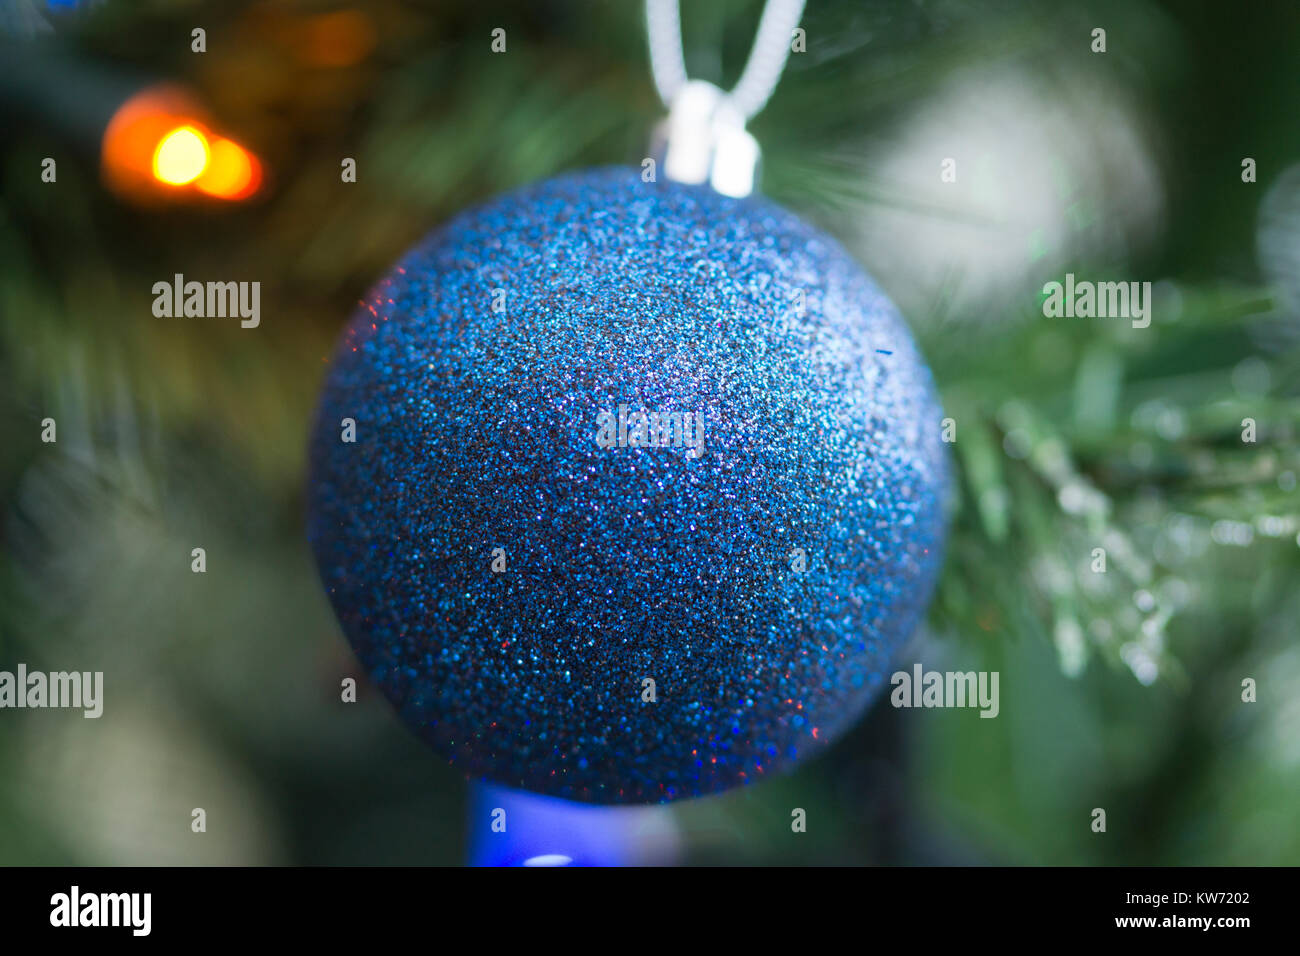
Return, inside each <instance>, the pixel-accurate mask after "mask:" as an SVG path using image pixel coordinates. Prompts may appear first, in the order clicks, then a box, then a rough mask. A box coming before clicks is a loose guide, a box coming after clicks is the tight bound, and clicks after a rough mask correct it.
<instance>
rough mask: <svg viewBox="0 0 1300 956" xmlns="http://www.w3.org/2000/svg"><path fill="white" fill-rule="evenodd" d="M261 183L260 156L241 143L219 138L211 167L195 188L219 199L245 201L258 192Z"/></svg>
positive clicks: (205, 171)
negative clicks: (258, 157) (246, 197)
mask: <svg viewBox="0 0 1300 956" xmlns="http://www.w3.org/2000/svg"><path fill="white" fill-rule="evenodd" d="M261 181H262V168H261V164H260V163H258V161H257V157H256V156H254V155H253V154H252V153H250V152H249V151H248V150H246V149H244V147H242V146H240V145H239V144H238V143H236V142H233V141H231V140H228V139H224V138H221V137H218V138H216V139H214V140H213V141H212V149H211V154H210V159H209V162H208V167H207V169H206V170H204V172H203V175H201V176H200V177H199V178H198V179H197V180H196V181H195V183H194V186H195V188H197V189H198V190H199V192H202V193H206V194H207V195H209V196H213V197H215V198H217V199H243V198H244V197H245V196H251V195H252V194H253V193H255V192H257V187H258V185H259V184H260V183H261Z"/></svg>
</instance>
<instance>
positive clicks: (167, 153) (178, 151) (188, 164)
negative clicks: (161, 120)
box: [153, 126, 210, 186]
mask: <svg viewBox="0 0 1300 956" xmlns="http://www.w3.org/2000/svg"><path fill="white" fill-rule="evenodd" d="M209 155H210V154H209V151H208V140H207V137H205V136H204V135H203V134H202V133H200V132H199V131H198V130H197V129H195V128H194V127H193V126H181V127H178V128H176V129H174V130H172V131H171V132H169V133H167V135H165V136H164V137H163V138H162V140H161V141H160V142H159V143H158V148H157V149H156V150H154V154H153V174H154V178H156V179H157V180H159V181H160V182H164V183H167V184H168V185H169V186H184V185H185V184H186V183H192V182H194V180H196V179H198V178H199V177H200V176H201V175H203V171H204V170H205V169H207V167H208V157H209Z"/></svg>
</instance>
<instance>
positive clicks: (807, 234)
mask: <svg viewBox="0 0 1300 956" xmlns="http://www.w3.org/2000/svg"><path fill="white" fill-rule="evenodd" d="M620 405H625V406H627V414H628V415H632V414H633V413H635V412H640V411H644V412H660V413H672V412H691V413H692V414H698V412H700V411H703V413H704V434H703V439H704V440H703V446H702V453H701V454H700V455H699V457H698V458H692V457H690V455H689V454H688V452H689V451H690V449H689V448H687V447H601V446H600V445H599V444H598V443H597V440H596V439H597V434H598V431H599V430H600V425H599V422H600V418H599V416H600V415H601V413H602V412H608V413H610V415H611V416H615V417H616V416H618V414H619V406H620ZM345 418H351V419H354V420H355V422H356V440H355V442H352V443H349V442H345V441H343V440H341V435H342V420H343V419H345ZM940 420H941V414H940V412H939V409H938V407H937V404H936V402H935V399H934V394H933V387H932V384H931V381H930V375H929V372H928V370H927V369H926V367H925V365H924V364H923V362H922V360H921V359H920V357H919V356H918V354H917V351H916V348H915V346H914V344H913V342H912V340H911V337H910V335H909V334H908V332H907V330H906V328H905V326H904V324H903V322H902V321H901V320H900V318H899V317H898V315H897V313H896V311H895V309H894V307H893V306H892V305H891V304H890V302H889V301H888V300H887V299H886V298H885V297H884V295H883V294H882V293H881V292H880V290H879V289H878V288H877V287H876V285H875V284H874V283H873V282H872V280H871V279H870V278H869V277H868V276H867V275H865V274H864V273H863V272H862V271H861V270H860V269H859V268H858V267H857V265H855V264H854V262H853V261H852V260H851V259H850V258H849V257H848V256H847V255H846V254H845V253H844V251H843V250H842V249H841V248H840V247H839V246H838V245H837V244H836V243H835V242H834V241H833V240H832V239H830V238H829V237H827V236H826V235H824V234H822V233H820V232H818V231H816V230H814V229H812V228H811V227H809V226H807V225H805V224H804V223H802V222H801V221H799V220H798V219H797V218H796V217H794V216H792V215H791V214H790V213H788V212H785V211H784V210H782V209H781V208H779V207H777V206H775V205H773V204H771V203H769V202H767V201H764V200H762V199H757V198H750V199H745V200H733V199H728V198H725V197H723V196H720V195H717V194H715V193H713V192H710V191H708V190H707V189H705V188H703V187H690V186H682V185H678V184H672V183H658V184H656V183H643V182H642V181H641V178H640V176H639V175H638V174H637V172H636V171H634V170H626V169H601V170H593V171H587V172H582V173H577V174H573V175H567V176H562V177H559V178H557V179H554V180H550V181H548V182H545V183H542V184H540V185H537V186H533V187H530V188H527V189H524V190H522V191H519V192H516V193H513V194H511V195H508V196H505V197H504V198H501V199H498V200H496V201H494V202H491V203H489V204H487V205H485V206H481V207H479V208H477V209H474V210H471V211H469V212H467V213H465V214H463V215H461V216H460V217H459V218H457V219H456V220H455V221H453V222H452V223H451V224H450V225H448V226H446V227H445V228H443V229H441V230H439V231H438V232H436V233H434V234H433V235H432V236H431V237H430V238H429V239H427V240H426V241H425V242H423V243H422V244H421V245H420V246H418V247H417V248H416V249H415V250H414V251H412V252H411V253H409V254H408V255H407V256H406V258H405V259H403V260H402V262H401V263H400V264H399V265H398V267H397V268H396V269H395V270H394V271H393V273H392V274H391V275H389V276H388V277H387V278H385V279H384V280H383V281H382V282H381V283H380V284H379V285H378V286H377V287H376V289H375V290H374V291H373V292H372V293H371V294H370V296H369V298H368V299H367V300H366V301H365V302H364V303H363V307H362V308H361V309H360V310H359V312H358V313H357V316H356V318H355V319H354V320H353V322H352V324H351V325H350V326H349V328H348V330H347V332H346V334H345V335H344V338H343V341H342V343H341V344H340V346H339V349H338V352H337V354H336V356H335V358H334V361H333V364H332V366H331V368H330V371H329V374H328V379H327V382H326V385H325V389H324V393H323V396H322V398H321V404H320V409H319V416H318V421H317V425H316V429H315V432H314V435H313V438H312V445H311V482H310V488H309V536H310V540H311V544H312V547H313V550H314V551H315V554H316V557H317V561H318V563H319V565H320V570H321V575H322V578H323V580H324V583H325V586H326V589H327V590H328V592H329V596H330V599H331V601H332V602H333V605H334V608H335V610H336V611H337V613H338V616H339V619H340V621H341V622H342V626H343V630H344V632H345V633H346V634H347V636H348V638H349V640H350V641H351V642H352V645H353V647H354V648H355V649H356V653H357V655H358V657H359V658H360V660H361V661H362V663H363V664H364V666H365V667H366V669H367V671H368V673H369V675H370V677H371V679H372V680H373V681H374V682H375V683H376V684H377V685H378V686H379V687H380V688H382V689H383V691H384V693H385V694H386V695H387V696H388V697H389V698H390V699H391V700H392V702H393V704H394V705H395V706H396V708H397V709H398V711H399V712H400V713H401V715H402V717H403V718H404V719H405V720H406V721H407V722H409V723H410V724H411V725H412V726H413V727H415V728H416V729H417V730H418V731H419V733H420V734H421V735H422V736H423V737H424V738H425V739H426V740H427V741H428V742H429V743H430V744H431V745H432V746H433V747H434V748H435V749H436V750H437V751H438V752H440V753H441V754H443V755H445V756H446V757H447V758H449V759H450V760H451V761H452V763H454V764H456V765H458V766H460V767H462V768H463V769H464V770H465V771H466V772H467V773H468V774H472V775H475V776H482V777H486V778H489V779H491V780H494V781H497V782H499V783H502V784H506V785H508V786H514V787H521V788H525V789H529V790H535V791H539V792H543V793H548V794H553V795H557V796H562V797H568V798H571V799H575V800H583V801H591V802H598V803H632V802H648V801H664V800H671V799H674V798H680V797H686V796H693V795H699V794H704V793H710V792H714V791H717V790H722V789H724V788H727V787H730V786H733V785H736V784H742V783H752V782H754V781H756V780H761V779H763V778H764V777H765V776H770V775H772V774H773V773H775V772H777V771H780V770H782V769H785V768H788V767H789V766H790V765H791V764H793V763H794V762H795V761H796V760H797V759H799V758H801V757H804V756H806V755H808V754H809V753H811V752H813V751H815V750H817V749H818V748H819V747H821V746H824V745H825V744H826V743H827V742H828V741H829V740H831V739H832V738H833V737H834V736H835V735H836V734H837V733H838V732H839V731H841V730H842V729H843V728H845V727H846V726H847V725H848V724H849V723H851V722H852V721H853V719H854V718H855V717H856V716H857V715H858V714H859V713H860V712H861V711H862V710H863V708H864V707H865V706H866V705H867V703H868V702H869V701H870V700H871V699H872V697H873V696H874V695H875V694H876V693H877V692H879V691H880V690H881V688H882V687H884V686H886V685H887V682H888V667H889V664H890V657H891V655H892V654H893V653H894V652H895V651H896V650H897V648H898V647H899V644H900V643H901V642H902V641H903V640H904V639H905V638H906V636H907V635H908V633H909V632H910V631H911V630H912V628H913V627H914V626H915V624H916V623H917V620H918V618H919V617H920V615H921V613H922V611H923V610H924V607H925V604H926V602H927V600H928V597H929V594H930V591H931V589H932V585H933V580H934V577H935V574H936V570H937V566H938V563H939V551H940V547H941V543H942V537H943V527H942V517H941V513H940V511H941V509H940V494H941V489H942V486H943V482H944V480H945V460H944V454H943V449H942V444H941V442H940V430H941V425H940ZM633 431H634V428H633V427H632V426H630V425H629V426H628V428H627V432H628V433H629V434H630V433H632V432H633ZM686 440H689V438H686ZM670 442H671V438H670ZM498 548H500V549H503V550H504V558H502V557H501V553H500V552H496V559H497V560H496V562H495V563H496V566H497V568H498V569H499V568H500V567H501V561H502V560H504V568H505V569H504V571H499V570H498V571H494V569H493V565H494V549H498ZM648 680H653V681H654V684H653V692H654V693H653V696H654V697H655V700H654V701H653V702H649V701H647V700H646V698H648V697H649V696H650V690H651V685H649V684H648V683H646V682H647V681H648Z"/></svg>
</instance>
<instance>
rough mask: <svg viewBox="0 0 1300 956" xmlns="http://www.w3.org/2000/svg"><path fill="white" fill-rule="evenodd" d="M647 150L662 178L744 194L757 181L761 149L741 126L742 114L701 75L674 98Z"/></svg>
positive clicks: (728, 192)
mask: <svg viewBox="0 0 1300 956" xmlns="http://www.w3.org/2000/svg"><path fill="white" fill-rule="evenodd" d="M652 152H653V154H654V155H655V157H656V159H657V160H658V162H659V164H660V168H661V169H662V170H663V174H664V176H665V177H666V178H667V179H670V180H672V181H674V182H679V183H687V184H689V185H704V184H708V185H709V186H711V187H712V188H713V190H714V191H715V192H719V193H721V194H722V195H724V196H731V197H733V198H737V199H739V198H741V197H744V196H748V195H749V194H750V193H752V192H753V191H754V187H755V185H756V184H757V181H758V171H759V161H760V159H761V151H760V150H759V148H758V142H757V141H756V140H755V139H754V137H753V136H751V135H750V134H749V133H748V132H746V130H745V117H744V114H742V113H741V112H740V111H739V110H738V109H736V107H735V106H734V105H733V104H732V102H731V99H730V97H728V96H727V94H726V93H724V92H723V91H722V90H720V89H719V88H718V87H716V86H714V85H713V84H712V83H706V82H704V81H703V80H691V81H689V82H688V83H686V84H684V85H683V86H682V88H681V89H680V90H679V91H678V92H677V95H676V96H674V97H673V102H672V107H671V108H670V110H669V112H668V117H667V119H665V120H664V121H663V122H662V123H660V124H659V125H658V127H657V128H656V129H655V133H654V144H653V147H652Z"/></svg>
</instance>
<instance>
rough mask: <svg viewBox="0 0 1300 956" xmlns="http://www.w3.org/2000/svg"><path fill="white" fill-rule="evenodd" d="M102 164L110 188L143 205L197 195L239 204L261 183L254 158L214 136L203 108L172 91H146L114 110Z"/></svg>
mask: <svg viewBox="0 0 1300 956" xmlns="http://www.w3.org/2000/svg"><path fill="white" fill-rule="evenodd" d="M100 163H101V168H102V171H103V176H104V181H105V182H106V183H107V184H108V185H109V186H110V187H111V188H112V189H114V190H115V191H116V192H118V193H119V194H122V195H125V196H127V197H128V198H132V199H136V200H138V201H142V202H150V201H157V200H158V199H161V198H182V197H185V196H190V197H194V196H196V195H197V194H202V195H205V196H210V197H215V198H218V199H228V200H233V199H243V198H245V197H247V196H251V195H252V194H253V193H254V192H256V191H257V189H258V186H259V185H260V184H261V181H262V169H261V164H260V163H259V162H258V160H257V157H255V156H254V155H253V154H252V153H250V152H248V151H247V150H246V149H244V148H243V147H242V146H240V145H239V144H238V143H234V142H232V141H231V140H229V139H226V138H225V137H222V136H217V135H214V134H213V132H212V131H211V125H210V124H209V123H208V122H207V121H206V116H205V113H204V111H203V110H202V108H201V107H200V106H199V105H198V104H197V102H196V101H195V100H194V99H193V98H192V97H191V96H190V95H189V94H188V93H186V92H185V91H183V90H180V89H177V88H175V87H166V86H155V87H149V88H148V89H145V90H142V91H140V92H139V93H136V94H135V95H134V96H132V97H131V98H130V99H128V100H127V101H126V102H124V103H123V104H122V105H121V106H119V107H118V109H117V112H116V113H114V114H113V118H112V120H110V121H109V124H108V126H107V128H105V130H104V138H103V142H102V143H101V146H100Z"/></svg>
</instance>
